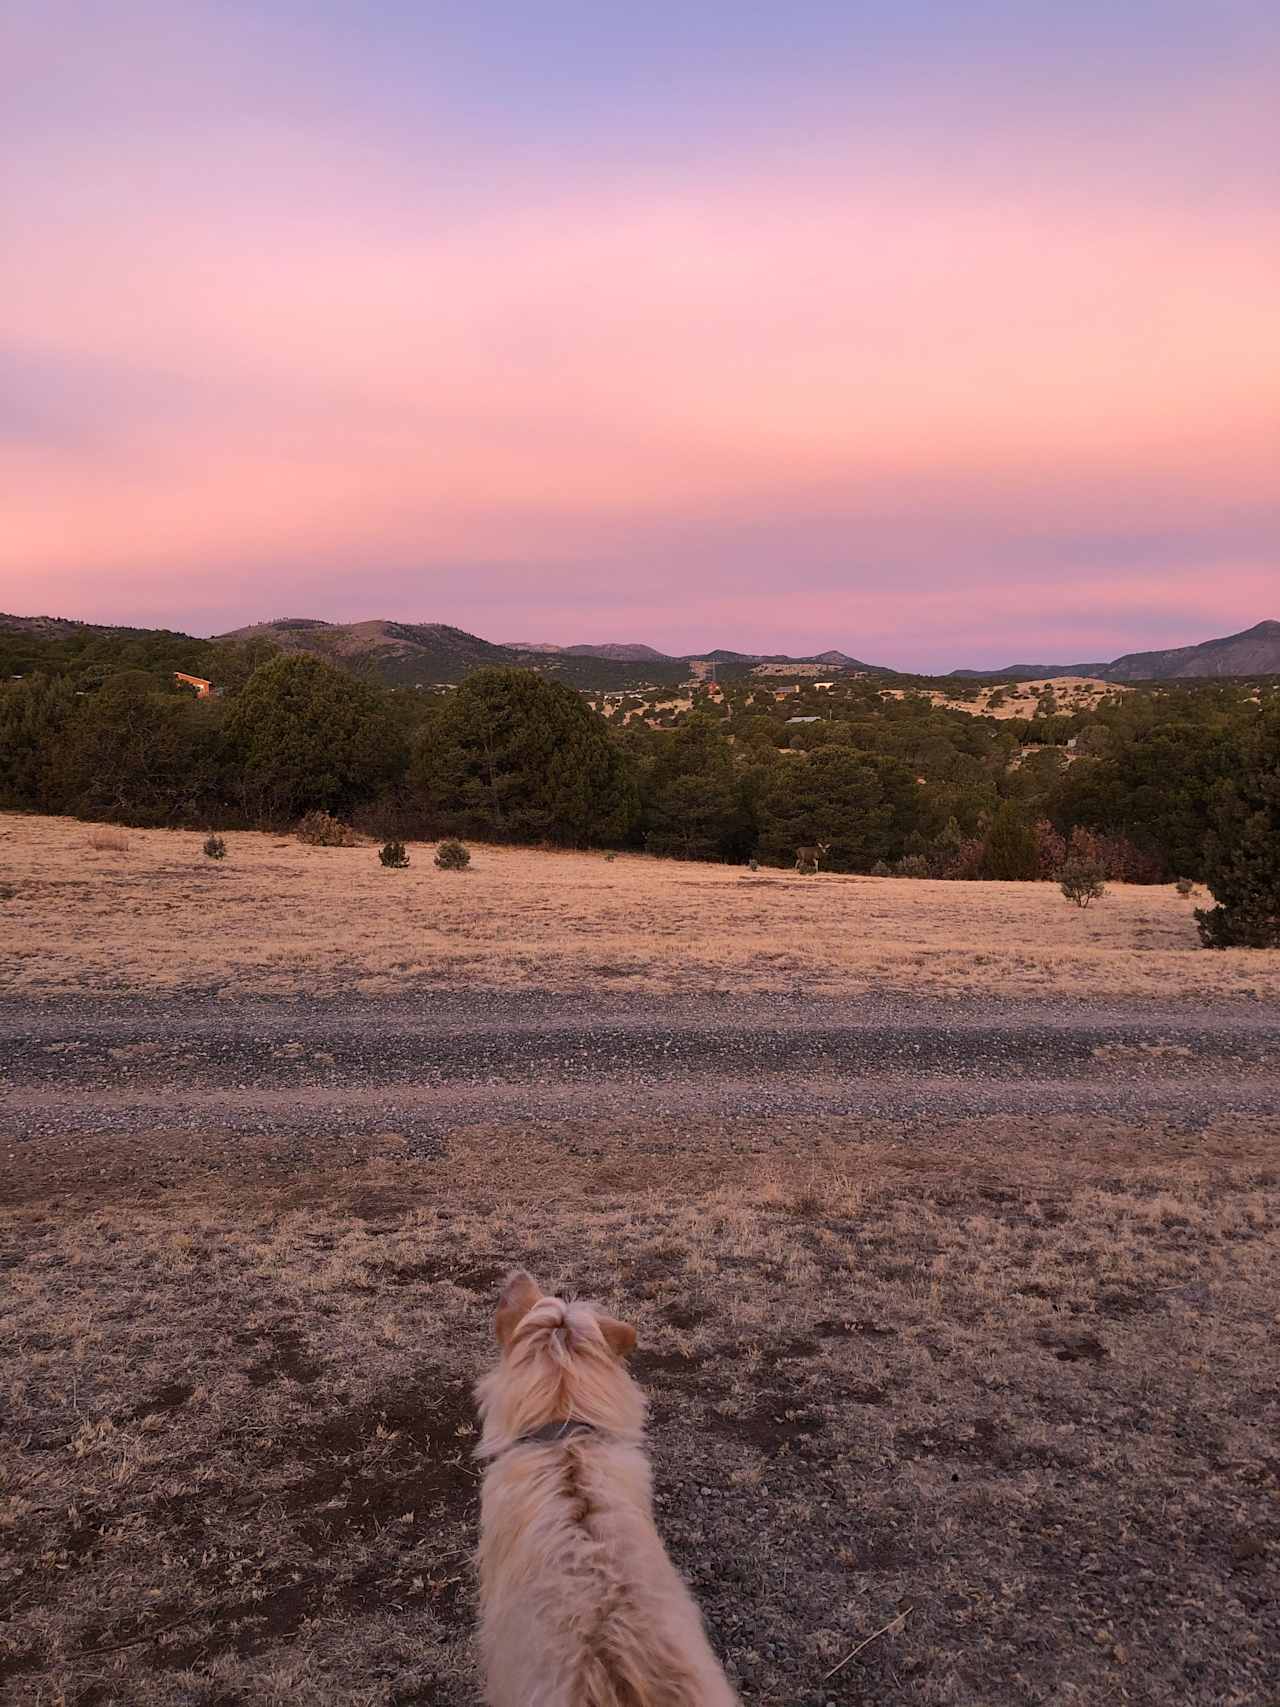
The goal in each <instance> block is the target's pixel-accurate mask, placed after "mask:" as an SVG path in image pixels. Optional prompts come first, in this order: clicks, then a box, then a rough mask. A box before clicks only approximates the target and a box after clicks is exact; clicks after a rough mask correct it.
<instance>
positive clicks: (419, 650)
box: [216, 617, 689, 692]
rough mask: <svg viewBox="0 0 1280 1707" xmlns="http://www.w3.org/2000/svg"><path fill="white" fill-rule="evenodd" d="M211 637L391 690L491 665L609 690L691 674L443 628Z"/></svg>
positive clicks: (658, 658)
mask: <svg viewBox="0 0 1280 1707" xmlns="http://www.w3.org/2000/svg"><path fill="white" fill-rule="evenodd" d="M216 638H217V639H219V640H256V639H261V640H270V641H272V642H273V643H274V644H275V645H277V646H280V647H282V648H283V649H284V650H285V651H287V652H314V653H316V654H317V655H318V656H320V657H322V658H328V659H330V660H331V661H332V662H333V663H335V664H342V665H345V667H346V668H347V669H349V670H353V671H355V672H356V673H357V674H359V675H370V676H376V677H377V678H378V679H379V680H380V681H384V682H389V683H391V684H392V685H393V686H397V687H431V686H438V685H440V684H443V683H446V682H460V681H462V679H463V678H464V677H465V676H468V675H470V674H471V672H472V671H473V670H479V669H483V668H484V667H485V666H486V665H494V664H499V665H500V664H506V665H518V666H521V667H523V668H525V669H531V670H537V671H538V672H539V673H540V674H541V675H545V676H551V677H553V678H554V679H555V680H557V681H563V682H567V683H568V684H569V686H571V687H576V688H599V689H606V690H612V691H615V692H617V691H620V690H622V689H625V688H630V687H640V686H656V687H668V686H675V685H676V684H677V683H679V682H682V681H683V680H684V679H685V678H686V677H687V676H688V674H689V669H688V665H687V664H685V663H684V662H682V661H681V660H680V659H677V658H664V657H663V656H662V654H661V653H657V652H655V653H653V654H652V659H650V658H649V657H646V658H644V659H642V660H638V661H637V660H632V659H629V658H622V657H617V656H613V655H612V654H605V655H601V654H598V653H597V652H595V651H593V650H591V649H582V648H567V647H554V648H553V647H551V646H548V645H545V644H539V645H528V646H499V645H497V644H495V643H494V642H493V641H491V640H481V639H480V638H479V636H478V635H475V634H468V633H466V632H465V630H463V629H461V628H451V627H450V626H449V625H448V624H447V623H443V622H392V621H388V620H386V619H374V620H372V621H368V622H322V621H320V620H319V619H318V618H316V617H277V618H276V619H275V620H274V621H272V622H258V623H253V624H251V625H250V626H249V627H247V628H236V629H232V630H231V631H230V632H229V633H227V634H220V635H218V636H216ZM624 650H626V649H624ZM645 651H646V653H647V652H648V651H649V649H648V648H645Z"/></svg>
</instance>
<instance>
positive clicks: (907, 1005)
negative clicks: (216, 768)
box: [0, 991, 1280, 1144]
mask: <svg viewBox="0 0 1280 1707" xmlns="http://www.w3.org/2000/svg"><path fill="white" fill-rule="evenodd" d="M1278 1108H1280V1013H1277V1012H1276V1011H1275V1010H1274V1009H1272V1008H1271V1007H1270V1006H1269V1005H1265V1004H1261V1003H1257V1002H1248V1001H1246V1002H1232V1003H1227V1002H1224V1003H1221V1004H1216V1005H1215V1004H1206V1003H1205V1002H1203V1001H1197V1002H1194V1003H1190V1002H1187V1003H1182V1002H1179V1001H1177V1000H1170V1001H1167V1002H1163V1003H1158V1004H1157V1003H1153V1002H1150V1001H1146V1000H1144V1001H1140V1002H1132V1003H1101V1002H1082V1001H1080V1000H1075V999H1058V1000H1052V1001H1043V1002H1029V1001H1026V1000H1019V1001H1016V1002H1015V1001H999V1000H993V999H990V998H985V999H977V998H975V999H972V1000H969V999H936V998H935V999H928V1000H912V999H909V998H903V997H900V996H899V997H893V998H884V999H880V998H858V999H854V1000H848V1001H838V1000H830V999H817V998H806V997H803V996H781V995H779V996H755V995H753V996H749V997H743V998H735V997H732V996H719V997H713V996H704V997H699V998H684V997H680V998H672V997H665V998H664V997H653V996H627V997H617V996H615V997H608V998H599V999H591V998H587V997H583V996H573V995H559V994H552V993H544V994H536V993H534V994H530V993H518V994H515V993H513V994H500V993H494V992H475V993H467V992H458V991H448V992H438V993H434V994H432V995H430V996H427V997H423V998H415V999H412V1000H401V1001H388V1000H386V999H383V998H373V997H359V996H350V997H346V998H343V999H332V998H331V999H326V1000H322V1001H318V1000H303V999H298V1000H291V999H283V998H281V999H272V1000H265V1001H241V1002H230V1001H226V1000H223V999H220V998H218V997H216V996H213V995H208V994H198V993H193V994H190V995H188V996H186V997H184V998H183V999H181V1000H175V999H173V998H172V997H165V998H163V999H157V998H150V997H125V998H117V999H112V1000H111V1001H105V1000H102V999H101V998H89V999H74V998H58V999H53V1000H47V1001H41V1002H24V1001H18V1000H10V1001H7V1002H4V1003H0V1131H3V1133H4V1135H5V1137H6V1138H7V1139H8V1140H9V1141H10V1142H19V1143H25V1142H36V1143H38V1142H39V1140H40V1138H41V1137H42V1136H48V1135H53V1134H60V1135H69V1134H71V1135H74V1134H98V1135H101V1134H109V1133H111V1132H137V1131H139V1130H141V1129H154V1128H158V1127H164V1128H165V1129H168V1130H178V1131H190V1132H197V1131H201V1130H207V1129H216V1130H219V1131H222V1132H244V1133H247V1134H254V1135H262V1136H285V1137H296V1138H298V1139H299V1140H302V1141H305V1140H306V1139H307V1138H308V1137H309V1136H316V1137H319V1136H323V1135H327V1134H332V1133H333V1132H335V1130H340V1131H343V1132H348V1133H351V1134H367V1133H378V1132H383V1133H385V1132H397V1133H400V1134H403V1135H405V1136H406V1137H407V1138H408V1140H409V1141H410V1143H411V1144H413V1143H419V1144H422V1143H426V1144H430V1143H432V1142H435V1141H437V1140H438V1139H439V1137H440V1135H441V1134H443V1133H444V1132H446V1131H448V1130H449V1129H451V1128H456V1127H458V1126H469V1125H481V1124H486V1123H494V1122H502V1123H510V1122H520V1123H524V1124H528V1125H530V1126H535V1127H536V1126H543V1125H554V1124H555V1123H556V1122H558V1121H561V1120H564V1119H566V1118H573V1119H575V1120H583V1119H586V1120H607V1119H610V1118H617V1117H621V1116H625V1117H626V1118H628V1119H631V1120H634V1119H637V1118H641V1119H648V1118H652V1119H655V1120H661V1119H665V1118H671V1119H681V1120H687V1119H689V1118H690V1117H692V1116H696V1115H697V1114H698V1113H699V1112H703V1113H705V1114H707V1115H708V1116H709V1117H714V1118H717V1119H731V1118H737V1117H743V1116H747V1117H761V1118H767V1117H769V1116H771V1115H772V1116H803V1115H831V1116H832V1117H836V1116H851V1115H852V1116H856V1115H865V1116H869V1117H875V1118H884V1119H895V1120H903V1121H907V1122H916V1123H921V1124H926V1123H927V1122H929V1121H930V1120H931V1119H934V1118H938V1117H942V1116H945V1117H948V1118H955V1117H963V1116H965V1115H970V1114H972V1115H982V1116H992V1115H996V1116H998V1115H1001V1114H1007V1115H1010V1116H1014V1117H1024V1118H1025V1117H1031V1116H1034V1115H1036V1114H1038V1113H1046V1112H1054V1113H1078V1114H1084V1115H1097V1116H1099V1117H1103V1116H1105V1117H1111V1118H1121V1119H1150V1118H1152V1117H1159V1118H1163V1119H1166V1120H1172V1121H1175V1122H1178V1123H1186V1124H1187V1125H1189V1126H1190V1127H1191V1128H1193V1129H1194V1127H1195V1126H1196V1124H1197V1123H1204V1122H1207V1121H1209V1120H1212V1119H1216V1118H1218V1117H1220V1116H1222V1115H1223V1114H1229V1113H1233V1112H1239V1113H1242V1114H1245V1113H1247V1114H1255V1115H1256V1114H1268V1113H1274V1112H1275V1111H1276V1110H1277V1109H1278Z"/></svg>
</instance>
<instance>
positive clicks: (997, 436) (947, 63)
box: [0, 0, 1280, 669]
mask: <svg viewBox="0 0 1280 1707" xmlns="http://www.w3.org/2000/svg"><path fill="white" fill-rule="evenodd" d="M1278 114H1280V9H1277V8H1276V7H1275V6H1274V5H1273V4H1265V5H1264V4H1261V3H1253V0H1220V3H1216V4H1210V3H1209V0H1204V3H1201V4H1194V5H1193V4H1188V3H1186V0H1134V3H1132V4H1129V5H1123V6H1117V5H1115V4H1114V0H1109V3H1108V4H1105V5H1104V4H1102V3H1100V0H1082V3H1078V4H1076V5H1073V6H1070V7H1064V6H1062V5H1061V4H1054V5H1049V4H1041V3H1040V0H992V3H988V4H982V3H980V0H979V3H976V4H973V5H970V6H967V7H963V8H961V7H956V6H954V5H950V4H945V3H942V0H935V3H931V4H925V3H923V0H865V3H858V4H851V3H850V0H840V3H838V4H837V3H835V0H832V3H830V4H823V3H816V0H796V4H794V5H790V6H786V7H782V6H778V7H750V6H747V7H744V6H742V5H741V4H740V0H734V3H733V4H730V3H729V0H704V3H702V4H700V5H697V6H689V5H687V4H683V3H682V4H675V3H673V0H656V3H654V4H649V5H646V6H644V7H635V6H632V7H611V6H601V5H599V4H598V3H592V4H588V3H587V0H540V3H533V0H529V3H526V4H514V3H512V0H492V3H490V4H487V5H483V6H476V7H470V8H463V7H458V6H454V5H444V4H431V3H423V0H417V3H414V4H409V3H407V0H405V3H386V0H384V3H382V4H380V5H378V6H376V7H370V6H368V5H367V4H361V5H357V4H355V3H354V0H319V3H311V4H308V5H306V6H304V5H302V4H301V0H296V3H284V0H253V3H252V4H251V3H249V0H217V3H216V4H215V3H212V0H205V3H194V4H193V3H191V0H166V3H165V4H163V5H162V4H160V0H115V3H113V4H111V5H109V6H99V7H88V8H86V7H84V6H82V5H71V4H70V3H69V0H48V3H46V4H43V5H40V6H37V5H36V4H35V0H19V3H18V5H17V8H16V9H15V8H13V7H10V8H7V9H6V10H5V12H4V18H3V21H0V162H2V163H0V489H2V490H3V492H4V494H5V506H4V508H5V520H4V526H3V529H2V530H0V534H2V537H0V609H7V610H11V611H18V612H21V613H32V612H37V611H40V612H49V613H52V614H56V615H66V616H78V617H82V618H86V619H90V620H97V621H117V622H131V623H157V624H161V623H162V624H165V625H170V626H175V627H180V628H185V629H188V630H192V631H195V632H215V631H219V630H222V629H226V628H230V627H234V626H238V625H240V624H242V623H245V622H251V621H254V620H259V619H263V618H267V617H271V616H280V615H308V616H321V617H326V618H329V619H331V620H344V619H352V618H361V617H372V616H384V617H397V618H401V619H404V620H409V621H444V622H452V623H455V624H457V625H458V626H460V627H463V628H467V629H470V630H472V631H474V632H478V633H480V634H482V635H484V636H486V637H487V638H490V639H498V640H506V639H528V640H559V641H565V642H569V641H575V640H605V639H617V640H644V641H648V642H649V643H650V644H652V645H655V646H659V647H662V648H663V649H665V650H671V651H688V650H694V649H698V648H705V647H710V646H715V645H722V646H731V647H739V648H742V649H744V650H745V649H769V650H775V649H776V650H788V651H794V652H803V651H809V650H814V649H821V648H825V647H828V646H838V647H841V648H843V649H844V650H846V651H849V652H851V653H854V654H855V655H857V656H859V657H863V658H867V659H870V660H871V661H873V662H881V661H883V662H886V663H890V664H896V665H898V666H900V667H902V668H917V669H929V668H941V669H946V668H950V667H952V666H954V665H958V664H973V665H995V664H1000V663H1005V662H1010V661H1015V660H1016V661H1022V660H1026V661H1030V662H1038V661H1048V662H1055V661H1066V662H1071V661H1075V660H1079V659H1088V658H1109V657H1112V656H1114V655H1116V654H1118V653H1120V652H1123V651H1126V650H1132V649H1137V648H1145V647H1148V646H1162V645H1176V644H1181V643H1184V642H1188V641H1193V640H1200V639H1204V638H1206V637H1208V636H1209V635H1212V634H1221V633H1226V632H1229V631H1231V630H1233V629H1237V628H1242V627H1246V626H1249V625H1250V624H1252V623H1253V622H1255V621H1257V620H1259V619H1260V618H1262V617H1264V616H1280V497H1278V495H1277V481H1276V469H1277V466H1280V314H1278V313H1277V301H1278V300H1280V118H1278V117H1277V115H1278Z"/></svg>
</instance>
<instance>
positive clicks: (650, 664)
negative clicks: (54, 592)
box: [0, 613, 1280, 692]
mask: <svg viewBox="0 0 1280 1707" xmlns="http://www.w3.org/2000/svg"><path fill="white" fill-rule="evenodd" d="M0 631H7V632H9V633H17V634H31V635H33V636H35V635H41V634H46V635H49V634H53V635H62V636H71V635H75V634H85V635H89V636H92V635H120V636H125V635H153V634H165V635H171V636H173V637H174V638H175V639H178V640H191V639H194V638H197V637H193V636H189V635H185V634H182V633H181V632H180V631H179V630H176V629H143V628H138V627H136V626H133V625H129V624H108V623H88V622H80V621H77V620H76V619H75V618H71V617H54V616H16V615H5V614H3V613H0ZM210 638H211V639H212V640H213V641H244V640H252V639H258V638H260V639H266V640H270V641H272V642H273V643H274V644H276V645H278V646H280V647H282V648H284V649H285V650H292V651H307V652H314V653H316V654H317V655H319V656H320V657H325V658H329V659H331V660H332V661H333V662H334V663H338V664H342V665H344V666H345V667H347V668H348V669H352V670H354V671H356V672H357V673H361V674H366V675H370V676H373V677H376V678H377V679H379V680H381V681H384V682H387V683H389V684H391V685H393V686H395V685H398V686H414V687H416V686H437V685H446V684H451V683H456V682H458V681H461V680H462V679H463V678H464V677H465V676H466V675H468V674H469V673H470V672H471V671H472V670H476V669H481V668H484V667H485V666H486V665H517V666H520V667H523V668H527V669H536V670H538V671H539V672H540V673H542V674H545V675H549V676H551V677H552V678H553V679H557V680H560V681H564V682H566V683H568V684H569V685H570V686H573V687H578V688H582V689H585V690H591V691H603V692H610V691H615V692H616V691H627V690H629V689H634V688H637V687H667V686H670V687H674V686H679V685H682V684H684V683H686V682H688V681H689V679H690V677H691V676H692V675H696V674H703V675H705V673H706V667H707V666H714V667H715V669H716V672H717V674H721V675H722V676H723V678H724V679H725V680H729V679H732V678H740V677H745V676H749V675H751V674H752V673H753V672H754V671H755V670H756V669H757V668H758V667H759V666H760V665H765V666H770V665H772V666H776V667H778V669H779V670H780V671H783V672H785V670H786V669H787V668H788V667H789V666H797V665H804V666H807V667H808V670H809V673H812V669H813V666H819V665H820V666H822V667H824V668H825V669H829V670H832V671H840V670H850V671H864V672H866V673H869V674H873V675H886V676H892V675H911V674H919V672H903V671H895V670H893V669H890V668H888V667H886V666H884V665H876V664H868V663H864V662H862V661H861V660H860V659H857V658H854V657H852V656H851V655H850V654H849V653H847V652H843V651H840V650H838V649H835V648H831V649H828V650H827V651H824V652H815V653H810V654H808V655H807V656H804V657H797V656H792V655H790V654H787V653H782V652H769V653H766V652H740V651H735V650H733V649H731V648H728V647H714V648H712V649H710V650H709V651H703V652H689V653H685V654H683V655H681V656H678V657H677V656H672V655H671V654H669V653H664V652H659V651H658V650H657V649H656V648H655V647H652V646H646V645H644V644H642V643H641V642H639V641H625V642H624V641H600V642H596V643H585V642H584V643H577V644H573V645H560V644H559V643H556V642H552V641H537V642H533V641H529V642H508V643H507V644H505V645H503V644H498V643H497V642H495V641H490V640H484V639H482V638H481V637H480V636H479V635H475V634H470V633H468V632H467V630H465V629H461V628H455V627H453V626H452V625H450V624H449V623H413V622H399V621H395V620H393V619H390V618H382V617H374V618H369V619H366V620H364V621H361V622H349V623H336V622H328V621H326V620H325V619H323V618H321V617H309V616H285V617H276V618H273V619H271V620H269V621H265V622H257V623H248V624H245V625H244V626H242V627H240V628H235V629H230V630H228V631H227V632H226V633H224V634H218V635H213V636H212V637H210ZM695 666H701V667H702V668H701V669H697V668H695ZM797 673H803V672H797ZM1068 675H1069V676H1092V677H1097V678H1100V679H1102V680H1104V681H1115V682H1134V681H1181V680H1195V679H1204V678H1212V677H1223V676H1244V677H1248V676H1257V675H1280V621H1276V620H1274V619H1272V618H1267V619H1264V620H1263V621H1262V622H1258V623H1255V624H1254V625H1253V626H1252V627H1251V628H1247V629H1242V630H1240V631H1239V632H1238V633H1236V634H1227V635H1220V636H1217V637H1216V638H1214V639H1211V640H1203V641H1200V642H1198V643H1196V644H1194V645H1190V646H1173V647H1165V648H1162V649H1156V650H1152V651H1146V652H1126V653H1123V654H1121V656H1120V657H1118V658H1114V659H1112V660H1110V661H1109V662H1100V661H1096V660H1095V661H1091V662H1089V663H1073V664H1025V665H1024V664H1012V665H1008V666H1006V667H1005V668H1004V669H996V670H974V669H957V670H952V671H950V672H949V678H950V679H968V680H973V679H987V680H1010V681H1016V680H1024V681H1025V680H1042V679H1045V678H1047V677H1051V676H1068ZM933 679H935V680H936V679H941V678H939V677H935V678H933Z"/></svg>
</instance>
